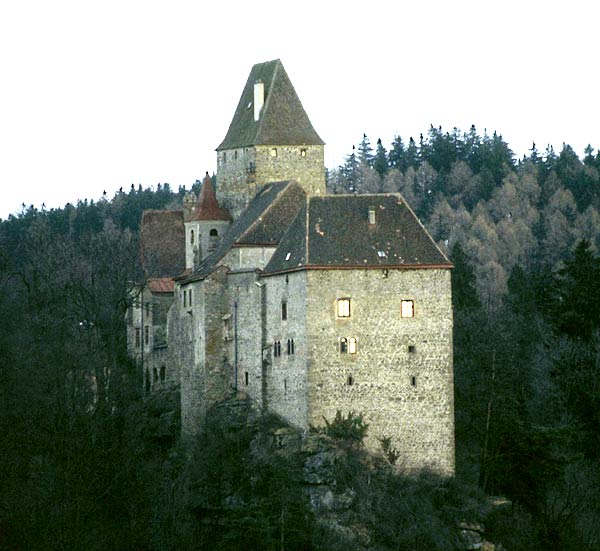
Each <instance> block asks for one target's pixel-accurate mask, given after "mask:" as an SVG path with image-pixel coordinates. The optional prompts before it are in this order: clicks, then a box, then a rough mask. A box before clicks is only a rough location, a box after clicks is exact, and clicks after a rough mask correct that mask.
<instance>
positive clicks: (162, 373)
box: [160, 365, 167, 382]
mask: <svg viewBox="0 0 600 551" xmlns="http://www.w3.org/2000/svg"><path fill="white" fill-rule="evenodd" d="M166 378H167V368H166V367H165V366H164V365H161V366H160V380H161V381H162V382H164V381H165V379H166Z"/></svg>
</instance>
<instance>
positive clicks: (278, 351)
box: [273, 341, 281, 358]
mask: <svg viewBox="0 0 600 551" xmlns="http://www.w3.org/2000/svg"><path fill="white" fill-rule="evenodd" d="M279 356H281V341H275V342H274V343H273V357H275V358H279Z"/></svg>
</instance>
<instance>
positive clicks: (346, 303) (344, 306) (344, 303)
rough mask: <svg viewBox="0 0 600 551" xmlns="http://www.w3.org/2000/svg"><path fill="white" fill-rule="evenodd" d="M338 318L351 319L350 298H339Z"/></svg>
mask: <svg viewBox="0 0 600 551" xmlns="http://www.w3.org/2000/svg"><path fill="white" fill-rule="evenodd" d="M337 317H338V318H349V317H350V299H349V298H338V301H337Z"/></svg>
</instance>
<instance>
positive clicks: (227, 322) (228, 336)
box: [221, 314, 233, 341]
mask: <svg viewBox="0 0 600 551" xmlns="http://www.w3.org/2000/svg"><path fill="white" fill-rule="evenodd" d="M221 319H222V320H223V340H224V341H230V340H233V333H232V331H231V314H226V315H224V316H223V317H222V318H221Z"/></svg>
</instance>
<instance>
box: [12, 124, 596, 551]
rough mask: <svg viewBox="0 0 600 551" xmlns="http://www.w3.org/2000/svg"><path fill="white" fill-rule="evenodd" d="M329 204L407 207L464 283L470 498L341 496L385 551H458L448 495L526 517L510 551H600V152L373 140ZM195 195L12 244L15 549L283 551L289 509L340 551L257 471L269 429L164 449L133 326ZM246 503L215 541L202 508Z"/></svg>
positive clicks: (16, 223)
mask: <svg viewBox="0 0 600 551" xmlns="http://www.w3.org/2000/svg"><path fill="white" fill-rule="evenodd" d="M328 186H329V189H330V191H332V192H334V193H347V192H351V193H365V192H367V193H368V192H381V191H384V192H397V191H399V192H401V193H402V194H403V195H404V197H405V198H406V199H407V201H408V202H409V203H410V205H411V206H412V207H413V209H414V210H415V211H416V213H417V214H418V215H419V217H420V218H421V220H422V221H423V223H424V224H425V226H426V227H427V228H428V230H429V232H430V233H431V235H432V236H433V238H434V239H435V240H436V242H438V244H439V245H440V247H441V248H442V249H443V250H444V251H445V252H446V253H447V254H448V255H449V256H450V257H451V259H452V261H453V262H454V265H455V269H454V271H453V295H454V296H453V302H454V321H455V331H454V354H455V409H456V445H457V481H456V485H455V486H452V487H451V488H450V489H449V488H448V487H445V486H443V484H442V483H439V482H432V481H431V480H429V479H428V480H422V481H421V482H419V481H412V482H411V481H409V480H408V479H405V478H402V477H399V478H393V477H392V478H389V475H388V474H385V475H383V474H381V477H382V478H378V476H380V475H377V476H375V475H374V478H373V483H371V478H369V482H368V484H367V482H366V481H365V480H363V478H361V476H360V475H359V474H358V473H359V472H360V469H359V468H356V469H352V468H351V466H352V464H351V461H353V460H352V458H350V459H349V461H350V464H347V465H346V466H345V467H343V468H342V467H341V466H340V467H339V468H340V469H342V471H341V473H342V474H341V475H340V476H342V478H343V480H344V481H345V482H344V484H347V485H348V488H349V489H352V491H353V492H356V494H357V495H358V496H360V498H361V499H357V500H355V502H356V505H355V507H356V508H357V511H358V510H360V513H361V515H363V516H364V517H365V518H367V519H368V523H370V524H368V525H369V528H370V529H371V530H372V531H375V532H378V530H377V527H378V526H380V530H379V532H378V537H377V538H376V539H375V541H374V542H373V544H372V548H374V549H395V548H402V549H404V548H406V549H419V548H427V549H432V548H440V549H446V548H448V546H447V542H448V541H449V539H443V538H449V537H450V536H449V535H448V533H447V526H449V525H448V524H445V522H446V520H447V519H446V516H447V514H448V513H447V510H446V509H444V507H446V505H447V504H446V505H444V504H440V503H439V500H440V498H439V488H440V487H443V488H445V489H444V490H443V491H444V492H446V494H444V495H447V493H448V492H450V493H451V495H452V496H453V497H452V499H453V500H455V501H456V502H457V503H459V502H460V503H463V502H464V501H465V500H467V501H468V499H475V500H476V499H480V497H474V496H479V494H478V493H477V492H479V491H483V492H485V493H487V494H489V495H494V494H501V495H505V496H506V497H508V498H509V499H510V500H511V501H512V503H513V508H512V511H511V512H510V514H509V516H508V518H504V519H497V521H496V522H492V523H491V524H490V523H488V524H489V525H488V527H487V528H488V531H491V536H496V537H497V539H499V540H500V541H502V542H503V543H504V545H505V546H506V547H507V548H508V549H510V550H511V551H512V550H518V549H523V550H528V551H530V550H536V549H538V550H542V549H549V548H551V549H558V550H571V549H573V550H574V549H577V550H581V549H597V548H598V547H600V365H599V364H600V348H599V345H600V333H599V330H600V304H599V303H600V256H599V254H598V251H599V249H598V247H599V246H600V215H599V212H600V153H596V154H594V150H593V149H592V148H591V147H589V148H587V149H586V152H585V156H584V158H583V159H579V158H578V156H577V155H576V154H575V153H574V151H573V149H572V148H571V147H569V146H568V145H565V146H564V147H563V149H562V151H561V152H560V153H558V154H556V153H555V152H554V151H553V150H552V149H551V148H548V149H547V150H546V151H544V152H543V153H539V152H538V151H537V149H536V148H535V146H533V147H532V149H531V150H530V152H529V154H528V155H527V156H525V157H524V158H523V159H520V160H515V158H514V155H513V153H512V152H511V150H510V148H509V146H508V144H506V143H505V142H504V141H503V140H502V137H501V136H500V135H497V134H493V135H492V136H489V135H487V134H484V135H483V136H480V135H478V134H477V132H476V131H475V129H474V128H473V129H471V130H470V131H469V132H468V133H461V132H459V131H458V130H454V131H453V132H451V133H446V132H443V131H442V130H441V129H436V128H431V129H430V131H429V132H428V133H427V135H426V136H422V137H420V138H419V140H418V141H415V140H412V139H410V140H408V142H406V143H404V142H403V141H402V139H401V138H399V137H397V138H396V139H395V140H394V142H393V143H392V145H391V147H390V149H389V151H386V149H385V148H384V147H383V144H382V143H381V142H380V141H379V142H377V144H376V146H375V147H374V148H373V147H372V146H371V145H370V142H369V139H368V138H367V137H366V136H364V137H363V139H362V141H361V143H360V144H359V145H358V147H357V148H356V149H354V150H353V151H352V153H350V154H349V155H348V157H347V159H346V162H345V163H344V165H343V166H341V167H339V168H337V169H334V170H331V171H329V174H328ZM183 193H184V190H179V192H178V193H174V192H173V191H171V190H170V188H169V186H168V185H164V186H161V187H160V189H156V190H151V189H145V190H144V189H141V188H138V189H135V188H132V189H131V190H130V191H129V192H127V193H123V192H120V193H118V194H117V195H115V197H114V198H113V199H111V200H108V199H102V200H100V201H98V202H90V201H82V202H79V203H78V204H77V205H75V206H71V205H67V206H66V207H65V208H63V209H53V210H45V209H41V210H38V209H35V208H33V207H30V208H28V209H24V210H23V212H22V213H21V214H19V215H18V216H11V217H9V219H8V220H5V221H2V222H1V223H0V434H1V435H2V445H1V446H0V455H1V457H0V549H5V548H6V549H90V550H93V549H98V550H100V549H140V550H141V549H156V550H159V549H203V548H214V549H246V548H256V546H257V545H258V543H257V542H262V543H263V548H265V549H279V548H280V547H281V546H280V544H281V539H280V538H281V536H282V532H281V526H282V519H283V518H284V516H285V515H283V513H282V511H283V510H284V509H285V510H286V511H287V512H286V514H289V522H290V526H291V527H292V528H290V530H291V531H290V533H289V534H287V535H289V538H290V539H289V540H286V541H287V542H288V543H287V546H284V548H286V549H287V548H289V549H293V548H297V549H310V548H314V549H319V548H322V549H332V548H334V547H333V543H332V542H333V540H332V539H331V535H328V534H326V533H323V532H322V531H321V528H319V527H318V526H317V523H315V519H314V518H312V517H311V514H310V513H309V512H308V507H307V504H306V502H305V497H303V496H304V494H298V493H297V492H295V490H294V488H293V487H291V486H290V485H288V484H287V482H286V481H287V478H286V477H288V476H289V480H292V479H293V480H296V479H297V477H298V472H297V469H298V468H299V467H298V465H297V464H294V463H293V461H292V463H289V462H286V461H284V460H282V459H281V458H279V459H275V458H273V461H272V462H270V460H269V457H270V456H269V454H268V453H266V452H265V453H266V455H260V457H257V456H256V455H252V453H256V447H255V446H254V445H253V444H252V442H255V441H256V440H253V438H254V436H255V435H256V434H258V432H259V429H258V428H256V427H254V428H252V427H249V428H248V429H247V430H248V431H250V433H252V434H250V433H248V432H246V429H242V428H240V426H239V423H238V425H237V428H234V429H230V428H223V427H221V428H220V429H219V426H218V422H219V421H218V420H216V421H215V423H217V425H215V426H216V427H217V428H215V429H214V430H213V431H212V432H211V430H209V431H207V433H206V434H205V436H204V437H203V438H204V440H203V441H202V442H200V446H199V448H198V450H197V451H196V452H195V454H194V455H192V460H189V459H188V456H187V455H186V454H185V453H184V452H183V451H182V448H180V444H179V443H178V442H177V438H176V437H175V436H173V435H168V434H167V435H165V434H164V433H163V434H159V433H157V430H156V426H157V424H158V417H157V416H158V415H159V412H160V407H159V406H157V405H156V403H154V402H153V401H152V400H149V399H148V398H147V397H144V396H143V394H142V389H141V384H140V380H139V373H138V372H137V370H136V367H135V366H134V365H132V364H131V363H130V362H129V360H128V359H127V357H126V353H125V323H124V314H125V310H126V308H127V304H128V301H129V300H130V294H129V292H130V286H131V282H132V281H136V280H139V278H140V277H141V271H140V266H139V256H138V231H139V221H140V218H141V213H142V211H143V210H144V209H148V208H157V209H158V208H167V207H168V208H171V207H175V206H177V205H181V199H182V196H183ZM252 431H254V432H252ZM223 434H225V435H228V436H226V437H221V436H219V435H223ZM211 435H212V436H211ZM253 446H254V447H253ZM252 450H254V452H252ZM228 457H231V458H232V462H231V463H230V462H228V461H227V458H228ZM214 458H218V459H217V460H214ZM241 465H247V466H248V467H247V469H240V466H241ZM267 467H268V468H267ZM344 469H346V470H344ZM253 472H254V473H256V472H260V473H263V474H261V476H259V477H258V478H256V477H254V478H250V475H251V474H252V473H253ZM350 472H351V473H352V476H350V474H348V473H350ZM207 473H210V476H208V474H207ZM344 473H345V474H344ZM269 477H270V478H269ZM353 477H356V482H355V484H354V487H353V485H352V482H351V480H352V478H353ZM371 484H373V485H371ZM440 484H442V486H440ZM236 485H237V486H236ZM238 486H239V488H240V492H242V493H243V492H246V493H247V492H250V494H252V495H254V496H255V500H254V501H252V503H253V504H254V505H253V506H254V507H255V508H254V509H252V510H250V511H249V510H245V511H244V513H243V515H242V513H241V512H239V511H238V513H236V515H237V514H239V515H242V516H240V517H239V518H238V517H237V516H236V517H235V518H234V519H232V520H231V523H230V524H228V525H227V526H228V529H227V530H225V531H223V530H222V527H221V530H220V532H219V533H213V532H211V531H210V529H208V528H207V525H206V524H202V521H201V519H200V517H199V516H198V515H199V510H201V509H202V507H200V506H199V504H198V499H199V496H202V500H205V501H206V500H209V501H210V500H212V503H213V505H214V504H215V503H217V502H222V501H223V500H225V499H226V498H228V496H231V495H232V491H231V489H232V487H234V488H235V487H238ZM284 488H285V491H284ZM386 488H387V489H389V488H395V489H396V490H397V492H396V493H395V494H394V493H386V492H387V490H386ZM228 492H229V493H228ZM253 492H254V493H253ZM373 492H380V493H379V494H377V493H375V494H374V493H373ZM233 493H235V492H233ZM396 494H397V495H396ZM459 494H460V496H461V497H458V495H459ZM394 496H396V497H394ZM398 496H402V497H401V498H400V497H398ZM436 496H437V497H436ZM229 499H231V498H229ZM219 500H221V501H219ZM277 500H279V501H277ZM282 500H285V504H284V505H285V507H284V505H282ZM436 500H437V501H436ZM203 503H204V501H203ZM378 503H379V505H377V504H378ZM367 504H368V506H367ZM392 505H393V506H392ZM419 505H420V506H419ZM461 506H462V505H461ZM198 507H200V509H198ZM215 507H217V506H216V505H215ZM407 507H408V508H407ZM457 507H458V505H457ZM217 509H218V507H217ZM401 511H404V512H401ZM282 515H283V516H282ZM402 515H404V516H402ZM445 515H446V516H445ZM432 519H433V520H432ZM395 522H398V526H400V527H403V528H401V529H400V528H398V529H397V530H396V529H395V528H394V529H392V528H391V527H393V526H394V523H395ZM432 522H433V523H434V525H435V526H437V529H436V530H433V531H432V530H431V529H429V528H425V526H430V525H431V523H432ZM411 526H417V527H419V526H423V529H422V530H421V531H419V530H420V529H419V528H417V529H416V531H415V529H414V528H412V529H411V528H410V527H411ZM411 530H412V532H411ZM407 533H410V535H411V538H412V539H411V540H410V541H409V540H408V539H407V540H403V539H402V536H403V535H406V534H407ZM248 534H249V535H248ZM294 534H295V535H294ZM245 535H246V536H245ZM436 535H437V537H438V538H439V539H438V540H436ZM294 538H295V539H294ZM328 538H329V539H328ZM419 542H421V543H419ZM201 543H202V545H203V546H204V547H202V545H201ZM421 544H422V545H421ZM349 545H350V544H346V545H345V548H349ZM207 546H208V547H207ZM211 546H212V547H211ZM252 546H254V547H252Z"/></svg>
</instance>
